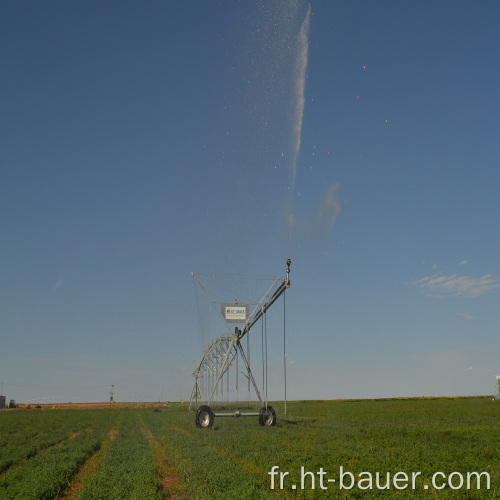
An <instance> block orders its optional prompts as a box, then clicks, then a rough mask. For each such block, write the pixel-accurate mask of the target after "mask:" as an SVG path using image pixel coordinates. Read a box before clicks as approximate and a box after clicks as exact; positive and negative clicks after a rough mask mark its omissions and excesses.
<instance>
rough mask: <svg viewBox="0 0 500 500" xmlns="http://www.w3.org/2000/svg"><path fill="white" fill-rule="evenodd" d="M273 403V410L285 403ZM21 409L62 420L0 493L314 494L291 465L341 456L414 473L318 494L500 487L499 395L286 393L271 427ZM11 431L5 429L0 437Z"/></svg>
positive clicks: (150, 413) (357, 469) (161, 413)
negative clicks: (464, 481) (337, 397)
mask: <svg viewBox="0 0 500 500" xmlns="http://www.w3.org/2000/svg"><path fill="white" fill-rule="evenodd" d="M275 407H276V409H277V413H278V416H281V417H282V416H283V413H284V408H283V405H282V404H281V405H280V404H277V405H275ZM19 415H21V413H19ZM26 415H28V413H26ZM31 415H32V416H33V417H34V418H33V420H32V421H31V426H30V427H29V432H30V433H33V432H34V433H35V434H34V436H35V437H34V439H36V438H37V437H41V436H43V435H46V434H47V433H48V431H47V429H49V428H51V427H50V421H51V418H53V422H52V428H53V429H54V432H55V433H56V434H57V433H58V432H63V430H64V432H63V434H62V435H64V436H65V437H64V438H63V439H62V440H60V441H58V442H57V444H53V445H50V446H46V447H42V448H41V449H39V450H38V451H37V452H36V454H34V455H33V456H30V457H27V458H21V459H19V460H17V462H16V463H15V464H14V465H12V466H11V467H10V468H8V469H7V470H6V471H5V472H4V473H3V474H1V475H0V499H3V498H19V499H35V498H37V499H48V498H57V499H60V500H63V499H69V498H75V499H78V500H88V499H95V498H106V499H111V500H113V499H146V498H151V499H158V500H160V499H162V498H196V499H198V498H199V499H203V498H220V499H229V498H243V499H245V498H248V499H250V498H251V499H254V498H275V499H276V498H285V497H286V498H317V497H319V496H321V495H322V494H323V493H325V492H321V491H319V486H318V484H316V489H312V488H310V487H309V488H307V487H306V488H305V489H304V490H302V489H300V488H295V489H293V488H292V487H291V485H292V484H296V485H297V484H300V475H301V468H302V467H303V468H304V470H306V471H310V472H312V473H313V474H314V473H315V472H317V471H319V470H320V469H323V470H324V471H326V472H327V473H328V474H329V477H331V476H333V477H335V473H337V475H338V471H339V467H340V466H343V467H344V469H345V470H349V471H350V472H352V473H353V474H354V477H359V475H360V473H362V472H366V471H368V472H370V473H372V474H373V475H375V474H376V473H377V472H379V473H380V474H382V476H384V477H385V474H386V473H391V474H394V473H395V472H398V471H405V472H407V473H411V472H420V474H421V476H420V477H419V482H418V484H417V488H416V489H415V490H410V489H408V490H397V489H395V488H391V489H389V490H383V491H368V492H366V491H361V490H359V489H353V490H350V491H340V490H339V489H338V488H337V489H336V488H335V487H333V486H332V487H331V488H330V489H329V491H328V492H327V496H328V498H374V497H377V498H378V497H382V498H423V499H427V498H439V499H451V498H468V499H483V498H485V499H488V498H492V499H493V498H498V497H499V493H500V454H499V452H498V445H497V443H498V441H499V440H500V425H499V417H500V404H498V403H495V402H493V403H492V402H490V401H488V400H487V399H486V398H469V399H429V400H426V399H414V400H386V401H324V402H291V403H289V404H288V418H287V419H286V420H285V419H283V418H279V419H278V423H277V425H276V427H271V428H268V427H261V426H259V425H258V422H257V418H239V419H234V418H226V419H222V418H218V417H217V418H216V420H215V423H214V426H213V428H211V429H198V428H196V426H195V423H194V414H193V413H192V412H188V411H187V408H186V407H185V406H184V407H173V408H171V407H169V408H161V409H154V410H153V409H151V408H149V409H116V410H92V411H88V413H87V412H83V411H81V412H79V411H75V412H72V411H69V410H68V411H66V412H60V413H58V412H51V411H47V412H46V417H44V419H39V420H36V419H37V418H38V417H35V416H34V415H35V414H34V413H33V414H31ZM59 415H65V416H66V417H67V420H66V421H62V420H60V419H59ZM0 418H1V416H0ZM22 418H24V417H22ZM26 418H28V417H26ZM1 422H2V425H3V424H4V423H5V421H1ZM49 434H50V433H49ZM14 435H16V436H17V438H20V439H21V441H22V440H23V439H25V438H24V437H23V436H22V434H19V432H18V431H16V432H13V433H11V436H14ZM2 436H3V437H5V436H4V434H2ZM25 441H26V439H25ZM10 443H11V442H10V438H9V439H7V438H6V439H5V442H4V444H5V446H6V447H9V446H10ZM273 466H278V467H279V470H280V471H283V472H288V475H287V482H286V484H285V486H286V487H285V490H284V491H279V490H275V491H272V490H271V489H270V475H269V472H270V471H271V469H272V467H273ZM437 471H442V472H444V473H447V474H449V473H451V472H455V471H458V472H463V473H466V472H469V471H478V472H481V471H487V472H488V474H489V475H490V477H491V486H490V489H489V490H486V489H485V488H484V487H483V488H482V489H481V490H480V491H477V490H470V491H465V490H459V491H457V490H453V489H451V488H449V487H446V488H444V489H442V490H439V491H436V490H432V489H430V488H428V487H429V478H430V477H431V475H432V474H433V473H434V472H437ZM68 485H69V486H68ZM426 485H427V488H426ZM483 486H484V485H483Z"/></svg>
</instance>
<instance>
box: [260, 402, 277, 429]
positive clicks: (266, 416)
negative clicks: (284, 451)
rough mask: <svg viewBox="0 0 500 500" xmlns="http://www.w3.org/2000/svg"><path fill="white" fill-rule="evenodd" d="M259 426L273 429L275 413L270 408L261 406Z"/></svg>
mask: <svg viewBox="0 0 500 500" xmlns="http://www.w3.org/2000/svg"><path fill="white" fill-rule="evenodd" d="M259 425H262V426H266V427H274V426H275V425H276V412H275V411H274V408H273V407H272V406H269V405H268V406H267V408H266V407H265V406H263V407H262V408H261V409H260V411H259Z"/></svg>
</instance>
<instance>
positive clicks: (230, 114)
mask: <svg viewBox="0 0 500 500" xmlns="http://www.w3.org/2000/svg"><path fill="white" fill-rule="evenodd" d="M308 9H309V4H308V3H307V2H302V1H297V2H294V1H292V0H281V1H278V2H274V3H272V4H271V3H269V2H264V1H260V2H232V1H221V2H159V1H150V2H149V1H148V2H141V3H138V2H115V1H110V2H106V3H105V4H103V3H102V2H94V1H90V2H84V3H78V4H76V3H68V2H44V3H40V2H29V1H28V2H22V3H20V2H9V3H4V4H3V5H2V6H1V7H0V42H1V43H0V46H1V47H2V48H1V49H0V51H1V61H2V78H1V79H0V96H1V97H0V116H1V117H2V118H1V120H0V137H1V139H0V141H1V142H0V144H1V148H0V171H1V182H0V231H1V234H2V244H1V245H0V339H1V342H2V354H3V356H2V363H1V367H0V380H1V381H3V384H4V390H3V392H4V394H6V395H7V397H8V398H11V397H13V398H16V399H17V400H19V401H27V400H35V399H37V398H38V399H41V398H47V399H46V400H47V401H49V400H53V401H56V400H66V399H70V398H71V399H72V400H75V401H76V400H82V401H83V400H91V399H95V400H106V398H107V397H108V391H109V390H110V387H111V384H114V385H115V395H116V398H117V399H118V400H134V401H135V400H158V399H167V400H179V399H185V400H186V399H189V396H190V392H191V389H192V384H193V380H192V377H191V372H192V371H193V369H194V367H195V365H196V363H197V361H198V359H199V358H200V357H201V355H202V353H203V349H204V347H205V346H206V344H207V342H209V341H210V340H212V339H213V338H215V337H217V336H218V335H220V334H222V333H224V325H223V324H221V323H220V321H219V322H218V320H217V317H216V315H215V318H214V312H213V311H211V310H210V308H209V307H207V303H206V302H207V301H206V299H205V298H204V296H203V294H202V292H201V291H200V289H198V290H197V288H196V286H194V284H193V279H192V277H191V272H197V273H217V274H239V275H251V276H255V275H259V276H260V275H265V276H269V275H274V274H280V275H283V272H284V267H285V261H286V259H287V258H288V256H290V257H291V258H292V272H291V281H292V286H291V288H290V290H289V291H288V292H287V294H286V305H287V323H286V324H287V359H288V364H287V376H288V379H287V391H288V397H289V398H296V399H308V398H311V399H320V398H321V399H330V398H365V397H366V398H371V397H396V396H423V395H426V396H428V395H436V396H440V395H446V396H454V395H476V394H491V393H493V392H494V391H495V375H496V374H497V373H498V374H500V366H499V363H498V359H499V358H500V342H499V340H498V333H499V324H500V322H499V319H500V317H499V307H498V297H499V293H500V268H499V260H498V256H499V255H500V236H499V231H498V219H499V214H500V201H499V197H498V194H497V192H498V185H499V180H500V173H499V169H498V165H499V164H500V153H499V148H498V143H499V139H500V138H499V130H500V123H499V122H500V118H499V116H500V114H499V112H498V110H499V109H500V94H499V92H498V81H499V80H500V69H499V65H498V53H499V51H500V35H499V34H498V24H499V21H500V6H499V4H498V2H495V1H485V2H480V3H477V2H476V3H472V2H468V1H461V0H459V1H453V2H451V1H443V2H430V1H424V2H418V3H415V2H396V1H382V2H364V1H349V2H347V1H345V2H343V1H338V2H329V1H319V0H318V1H312V2H311V3H310V11H309V10H308ZM306 21H307V22H306ZM301 29H302V31H301ZM302 99H303V100H302ZM291 214H293V226H292V238H291V245H290V218H291ZM216 281H217V280H210V279H208V283H207V287H208V288H209V289H210V292H211V293H213V294H214V298H215V299H216V300H218V299H219V298H220V299H221V300H233V295H234V294H233V293H232V292H233V291H234V292H235V293H238V294H243V295H245V294H247V295H249V296H250V297H252V298H260V294H261V293H264V291H265V288H266V286H265V282H262V281H252V280H247V281H245V282H244V284H243V285H242V283H241V282H240V283H233V284H232V285H227V284H224V287H225V288H224V292H223V293H222V292H220V291H219V290H222V289H219V288H217V286H219V285H220V284H221V283H220V282H219V283H215V282H216ZM228 286H233V288H234V290H233V289H230V290H228ZM242 286H245V287H248V289H242V288H241V287H242ZM234 298H236V297H234ZM269 314H270V315H271V314H273V315H274V316H270V323H269V326H270V332H269V335H270V343H269V346H270V352H271V354H270V357H271V365H270V366H271V368H270V372H271V373H272V374H274V376H273V382H274V384H273V387H272V392H271V394H272V396H273V397H276V398H282V386H283V380H282V375H281V374H282V371H283V368H282V366H281V365H280V363H281V357H282V350H281V347H280V346H281V344H282V333H283V332H282V330H283V326H282V317H281V315H282V305H281V306H279V305H277V306H276V308H275V310H273V311H270V313H269ZM271 327H272V328H271ZM252 334H254V332H253V331H252V332H251V333H250V335H252ZM258 340H259V337H258V335H255V334H254V337H252V342H254V343H255V344H257V343H258ZM255 362H256V363H258V360H256V361H255ZM273 370H274V371H273Z"/></svg>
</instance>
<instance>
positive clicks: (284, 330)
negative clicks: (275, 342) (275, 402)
mask: <svg viewBox="0 0 500 500" xmlns="http://www.w3.org/2000/svg"><path fill="white" fill-rule="evenodd" d="M285 295H286V292H283V370H284V376H285V420H286V297H285Z"/></svg>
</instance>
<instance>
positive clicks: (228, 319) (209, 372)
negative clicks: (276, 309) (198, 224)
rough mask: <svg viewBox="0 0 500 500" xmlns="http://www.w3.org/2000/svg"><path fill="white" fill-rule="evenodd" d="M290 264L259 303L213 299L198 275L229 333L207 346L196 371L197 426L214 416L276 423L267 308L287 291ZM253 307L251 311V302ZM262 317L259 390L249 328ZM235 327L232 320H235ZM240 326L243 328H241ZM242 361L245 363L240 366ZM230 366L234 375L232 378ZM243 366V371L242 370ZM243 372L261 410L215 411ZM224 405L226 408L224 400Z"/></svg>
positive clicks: (194, 402)
mask: <svg viewBox="0 0 500 500" xmlns="http://www.w3.org/2000/svg"><path fill="white" fill-rule="evenodd" d="M290 264H291V260H290V259H288V260H287V261H286V277H285V279H283V280H282V279H281V278H280V277H279V276H278V277H275V279H274V281H273V283H272V285H271V286H270V287H269V288H268V289H267V290H266V292H265V293H264V295H263V296H262V297H261V299H260V300H259V302H258V303H257V304H239V303H238V302H237V301H235V303H234V304H227V303H222V304H219V303H216V302H214V301H213V300H212V298H211V297H210V295H209V294H208V292H207V291H206V289H205V287H204V286H203V284H202V283H201V281H200V280H199V278H198V277H197V276H196V274H194V273H192V276H193V277H194V278H195V279H196V281H197V282H198V284H199V285H200V287H201V288H202V290H203V291H204V292H205V294H206V296H207V297H208V299H209V300H210V302H211V304H212V305H213V306H214V308H215V309H216V310H217V311H218V313H219V315H220V316H221V318H222V320H223V321H224V323H225V325H226V327H227V330H228V334H227V335H225V336H221V337H218V338H216V339H215V340H214V341H213V342H211V343H210V345H209V346H208V347H207V348H206V349H205V351H204V353H203V355H202V357H201V359H200V361H199V362H198V364H197V365H196V368H195V370H194V371H193V377H194V379H195V382H194V387H193V391H192V394H191V401H190V405H189V407H190V408H191V406H192V405H194V406H195V407H196V417H195V422H196V426H197V427H199V428H209V427H212V425H213V422H214V418H215V417H258V419H259V424H260V425H262V426H273V425H275V424H276V412H275V410H274V408H273V407H272V406H270V405H269V404H268V401H267V322H266V312H267V311H268V309H269V308H270V307H271V306H272V305H273V304H274V303H275V302H276V301H277V300H278V298H279V297H280V296H281V295H284V293H285V291H286V289H287V288H289V287H290ZM273 290H274V291H273ZM285 303H286V301H285V300H284V307H283V332H284V336H283V346H284V358H285ZM252 305H253V310H252V312H251V313H250V309H251V306H252ZM259 320H261V324H262V339H263V340H262V356H263V360H262V361H263V363H262V367H263V374H262V393H263V395H261V391H260V390H259V387H258V385H257V382H256V380H255V377H254V374H253V372H252V370H251V368H250V344H249V336H248V334H249V333H250V330H251V329H252V328H253V327H254V326H255V325H256V323H257V322H258V321H259ZM235 323H236V326H235V327H234V330H233V329H232V327H231V326H230V324H235ZM240 326H241V328H240ZM245 336H247V352H246V353H245V349H244V348H243V344H242V339H243V338H244V337H245ZM241 364H242V365H243V366H241ZM230 368H233V370H231V378H230ZM243 370H244V371H243ZM284 370H285V417H286V362H284ZM240 373H241V374H242V375H243V376H244V377H245V378H246V380H247V383H248V400H249V403H250V392H251V390H250V386H252V387H253V389H254V391H255V394H256V396H257V399H258V400H259V404H260V410H259V411H258V412H257V411H246V412H245V411H240V410H239V409H236V410H235V411H233V412H227V411H214V410H213V409H212V406H213V404H214V403H225V402H227V403H229V399H230V385H231V384H233V383H234V384H235V385H236V393H237V394H238V376H239V374H240ZM222 408H225V406H224V404H223V405H222Z"/></svg>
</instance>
